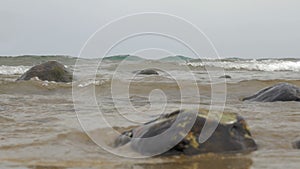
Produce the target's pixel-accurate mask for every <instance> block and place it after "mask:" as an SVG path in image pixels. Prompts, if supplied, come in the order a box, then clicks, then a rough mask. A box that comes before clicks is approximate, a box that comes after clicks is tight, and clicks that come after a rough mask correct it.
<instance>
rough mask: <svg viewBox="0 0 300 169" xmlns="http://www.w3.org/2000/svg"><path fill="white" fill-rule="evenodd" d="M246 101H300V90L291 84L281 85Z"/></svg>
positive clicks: (262, 91)
mask: <svg viewBox="0 0 300 169" xmlns="http://www.w3.org/2000/svg"><path fill="white" fill-rule="evenodd" d="M244 100H249V101H257V102H275V101H300V88H298V87H297V86H294V85H292V84H289V83H279V84H276V85H274V86H271V87H267V88H265V89H262V90H260V91H259V92H257V93H256V94H254V95H253V96H250V97H246V98H244V99H243V101H244Z"/></svg>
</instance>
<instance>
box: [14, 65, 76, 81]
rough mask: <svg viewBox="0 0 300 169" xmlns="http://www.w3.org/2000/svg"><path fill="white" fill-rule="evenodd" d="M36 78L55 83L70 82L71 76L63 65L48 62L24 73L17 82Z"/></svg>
mask: <svg viewBox="0 0 300 169" xmlns="http://www.w3.org/2000/svg"><path fill="white" fill-rule="evenodd" d="M33 77H38V78H39V79H40V80H47V81H55V82H72V80H73V74H72V72H71V71H70V70H68V69H67V68H66V67H65V66H64V65H63V64H61V63H58V62H56V61H48V62H45V63H42V64H40V65H36V66H34V67H32V68H31V69H29V70H28V71H27V72H25V73H24V74H23V75H22V76H21V77H20V78H18V79H17V80H30V79H31V78H33Z"/></svg>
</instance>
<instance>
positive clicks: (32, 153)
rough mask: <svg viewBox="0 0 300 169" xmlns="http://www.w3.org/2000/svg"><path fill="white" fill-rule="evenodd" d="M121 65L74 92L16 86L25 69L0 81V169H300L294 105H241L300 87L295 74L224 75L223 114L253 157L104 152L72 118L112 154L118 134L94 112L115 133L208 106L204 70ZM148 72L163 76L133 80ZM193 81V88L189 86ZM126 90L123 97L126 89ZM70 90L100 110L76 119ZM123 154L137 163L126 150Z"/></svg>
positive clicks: (299, 123)
mask: <svg viewBox="0 0 300 169" xmlns="http://www.w3.org/2000/svg"><path fill="white" fill-rule="evenodd" d="M0 61H1V59H0ZM22 61H24V60H22ZM61 61H62V62H63V63H64V64H66V65H67V66H69V67H71V68H72V69H74V68H75V67H74V65H73V64H74V63H75V62H74V61H70V60H69V59H68V60H67V61H65V60H61ZM2 63H4V62H2ZM5 63H6V65H5V64H4V65H5V66H9V67H10V69H11V70H14V68H13V67H17V68H20V67H19V66H18V65H11V64H9V61H7V60H6V62H5ZM11 63H12V61H11ZM14 63H16V62H14ZM20 63H22V62H21V61H20ZM295 63H298V62H297V61H295ZM89 64H90V63H88V62H87V63H86V64H85V65H82V67H84V66H85V69H86V70H85V71H84V73H86V71H89V70H88V67H89ZM119 64H120V61H106V62H103V63H102V64H101V66H100V67H101V68H100V69H99V71H98V72H97V77H96V81H94V80H92V79H90V77H87V78H86V79H84V80H83V79H81V80H77V81H75V82H74V83H73V84H71V83H69V84H63V83H55V82H43V81H39V80H31V81H26V82H24V81H23V82H15V79H17V77H19V76H20V74H21V73H22V72H23V71H25V70H26V69H28V67H30V66H29V65H25V68H24V69H22V67H21V68H20V69H21V71H20V70H18V71H10V72H8V71H7V72H5V73H2V74H1V75H0V94H1V95H0V127H1V135H0V168H35V169H45V168H57V169H63V168H138V169H139V168H145V169H152V168H153V169H154V168H155V169H156V168H166V169H167V168H170V169H171V168H189V169H190V168H211V169H217V168H237V169H248V168H253V169H258V168H269V169H273V168H298V167H299V166H300V160H299V159H300V151H299V150H295V149H293V148H292V144H291V143H292V142H293V141H294V140H295V139H296V138H298V137H300V134H299V133H300V111H299V107H300V105H299V102H276V103H256V102H242V101H241V98H243V97H245V96H249V95H251V94H253V93H255V92H256V91H258V90H260V89H262V88H264V87H267V86H270V85H273V84H276V83H279V82H289V83H292V84H294V85H297V86H300V78H299V72H298V71H295V70H288V71H287V70H284V71H258V70H245V69H244V68H242V69H231V68H230V69H227V70H226V69H225V72H226V74H228V75H230V76H232V79H226V89H227V95H226V96H227V97H226V105H225V111H227V112H234V113H238V114H240V115H242V116H243V117H244V118H245V119H246V121H247V123H248V125H249V126H250V130H251V132H252V135H253V137H254V139H255V140H256V142H257V144H258V146H259V148H258V150H257V151H255V152H252V153H249V154H219V155H216V154H203V155H199V156H174V157H155V158H146V159H131V158H122V157H118V156H116V155H113V154H111V153H109V152H107V151H105V150H103V149H102V148H101V147H99V146H98V145H96V144H95V143H94V142H93V140H91V138H89V137H88V135H87V134H86V133H85V132H84V131H83V129H82V127H81V126H80V123H79V121H78V118H77V117H81V118H85V119H84V120H86V121H88V122H89V123H90V125H89V126H88V128H87V133H88V134H89V135H90V136H92V137H93V139H95V140H96V141H97V140H101V141H103V143H104V144H106V145H107V146H109V145H110V144H111V143H112V141H113V139H114V137H115V136H116V134H115V133H114V132H113V131H112V130H111V128H108V126H107V124H106V123H100V122H99V121H98V118H99V116H100V113H99V110H100V111H101V112H102V114H103V116H104V117H105V119H106V121H107V122H108V123H109V124H110V125H111V126H112V127H118V128H122V127H129V126H131V125H134V124H135V125H138V124H141V123H143V122H146V121H149V120H151V119H153V118H155V117H157V116H159V115H160V114H161V113H164V112H167V113H168V112H172V111H174V110H176V109H179V108H191V107H194V106H198V105H200V108H202V109H209V107H210V103H211V82H210V80H209V76H208V74H207V73H206V71H205V69H204V68H203V67H199V66H195V65H194V66H191V65H189V66H188V68H190V69H191V70H190V71H189V72H185V71H186V70H187V69H186V68H185V66H184V65H182V63H165V62H154V61H138V62H126V63H123V65H122V69H121V71H117V72H115V70H116V68H119V67H120V65H119ZM0 65H2V64H1V62H0ZM19 65H21V64H19ZM135 65H139V66H135ZM174 65H175V66H174ZM291 65H293V66H294V64H291ZM298 65H299V63H298ZM298 65H297V64H296V67H297V66H298ZM26 66H28V67H26ZM147 66H148V67H156V68H160V69H162V68H165V71H159V72H160V76H134V73H132V70H139V69H140V68H141V67H147ZM182 66H183V67H182ZM166 67H168V68H166ZM3 72H4V71H3ZM91 72H92V71H91ZM191 73H192V75H194V77H195V78H194V79H195V80H194V79H192V78H191V77H192V76H190V75H191ZM113 75H114V76H113ZM213 75H214V74H213ZM216 75H217V74H216ZM212 79H214V80H215V81H214V83H220V82H222V79H219V78H213V77H212ZM112 83H114V85H113V87H114V88H113V90H115V91H117V92H115V93H114V94H113V96H112V94H111V92H112V90H111V89H112ZM178 83H179V84H180V85H179V86H178ZM127 84H129V87H128V89H126V90H125V89H123V86H126V85H127ZM195 84H197V85H198V86H197V90H198V91H199V93H200V99H199V97H198V95H196V93H195V91H194V90H193V89H192V88H193V86H194V85H195ZM72 85H73V87H74V88H73V92H74V91H79V92H80V93H82V95H81V96H80V99H79V101H80V100H88V99H90V98H89V97H86V96H89V95H88V94H89V92H90V91H94V95H95V101H96V103H97V104H98V106H86V105H84V104H83V105H81V106H79V107H80V108H81V110H83V111H82V112H84V113H85V114H84V115H82V116H81V115H80V114H79V116H78V115H77V114H76V112H75V109H76V108H78V107H76V104H77V105H78V104H79V105H80V103H77V102H75V106H74V100H73V98H72ZM182 88H184V89H182ZM120 89H122V90H120ZM181 92H184V93H181ZM73 96H74V95H73ZM128 96H129V97H128ZM75 100H76V99H75ZM133 108H134V109H133ZM133 110H135V111H133ZM95 140H94V141H95ZM122 152H123V153H124V152H125V153H127V155H135V153H134V152H132V151H131V150H130V148H128V147H127V148H126V147H125V149H124V150H122Z"/></svg>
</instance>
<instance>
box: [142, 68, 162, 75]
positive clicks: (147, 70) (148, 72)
mask: <svg viewBox="0 0 300 169" xmlns="http://www.w3.org/2000/svg"><path fill="white" fill-rule="evenodd" d="M137 74H140V75H159V73H158V72H157V71H155V70H153V69H144V70H141V71H139V72H138V73H137Z"/></svg>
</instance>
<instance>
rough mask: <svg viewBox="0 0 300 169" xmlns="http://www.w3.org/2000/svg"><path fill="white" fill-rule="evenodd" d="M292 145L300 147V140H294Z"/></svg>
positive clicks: (296, 147)
mask: <svg viewBox="0 0 300 169" xmlns="http://www.w3.org/2000/svg"><path fill="white" fill-rule="evenodd" d="M292 145H293V148H295V149H300V140H298V141H294V142H293V144H292Z"/></svg>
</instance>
